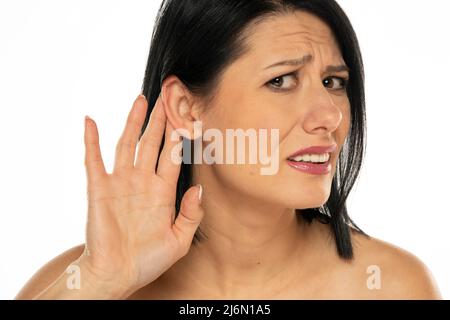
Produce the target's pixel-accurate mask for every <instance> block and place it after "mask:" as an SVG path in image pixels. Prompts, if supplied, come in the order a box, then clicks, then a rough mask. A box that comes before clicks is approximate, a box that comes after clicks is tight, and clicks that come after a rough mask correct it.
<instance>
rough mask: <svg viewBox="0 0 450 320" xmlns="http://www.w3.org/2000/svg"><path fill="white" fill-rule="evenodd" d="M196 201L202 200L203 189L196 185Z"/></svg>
mask: <svg viewBox="0 0 450 320" xmlns="http://www.w3.org/2000/svg"><path fill="white" fill-rule="evenodd" d="M198 188H199V189H198V200H200V201H201V200H202V193H203V187H202V185H201V184H198Z"/></svg>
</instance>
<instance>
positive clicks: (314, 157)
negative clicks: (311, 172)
mask: <svg viewBox="0 0 450 320" xmlns="http://www.w3.org/2000/svg"><path fill="white" fill-rule="evenodd" d="M320 158H321V156H320V155H318V154H313V155H311V160H310V161H311V162H320Z"/></svg>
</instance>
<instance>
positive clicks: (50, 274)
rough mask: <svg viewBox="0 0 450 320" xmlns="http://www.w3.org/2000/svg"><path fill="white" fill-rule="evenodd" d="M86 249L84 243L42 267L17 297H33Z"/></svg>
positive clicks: (27, 298)
mask: <svg viewBox="0 0 450 320" xmlns="http://www.w3.org/2000/svg"><path fill="white" fill-rule="evenodd" d="M83 251H84V244H81V245H78V246H76V247H73V248H71V249H69V250H67V251H65V252H63V253H61V254H60V255H58V256H57V257H55V258H54V259H52V260H51V261H49V262H48V263H46V264H45V265H44V266H43V267H42V268H40V269H39V270H38V271H37V272H36V273H35V274H34V275H33V276H32V277H31V279H30V280H28V282H27V283H26V284H25V286H24V287H23V288H22V289H21V290H20V292H19V293H18V294H17V295H16V297H15V299H22V300H23V299H26V300H29V299H33V297H35V296H37V295H38V294H39V293H40V292H41V291H42V290H44V289H46V288H47V287H48V286H49V285H50V284H52V283H53V282H54V281H55V280H56V279H57V278H58V277H59V276H60V275H61V274H62V273H63V272H64V271H65V270H66V268H67V267H68V266H69V265H70V264H71V263H72V262H73V261H75V260H76V259H78V258H79V257H80V256H81V254H82V253H83Z"/></svg>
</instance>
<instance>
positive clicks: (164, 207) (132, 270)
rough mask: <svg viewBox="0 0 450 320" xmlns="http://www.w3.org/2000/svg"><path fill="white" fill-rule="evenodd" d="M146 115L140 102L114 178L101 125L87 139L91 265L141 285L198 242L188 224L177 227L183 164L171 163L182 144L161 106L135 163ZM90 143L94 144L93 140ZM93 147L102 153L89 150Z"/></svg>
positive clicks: (124, 137)
mask: <svg viewBox="0 0 450 320" xmlns="http://www.w3.org/2000/svg"><path fill="white" fill-rule="evenodd" d="M137 103H138V102H137ZM141 107H142V106H141ZM143 116H145V109H144V108H140V109H139V105H138V106H136V103H135V106H134V107H133V110H132V112H130V115H129V117H128V121H127V126H126V128H125V130H124V133H123V135H122V137H121V139H120V141H119V143H118V145H117V149H116V159H115V164H114V171H113V173H111V174H108V173H106V171H104V165H103V162H102V161H101V155H100V149H99V148H97V147H98V135H97V137H96V136H95V131H96V128H95V126H94V127H91V129H95V130H94V131H93V132H94V134H93V135H92V136H89V135H88V134H86V140H85V141H86V146H87V150H86V167H87V173H88V223H87V239H86V240H87V241H86V246H87V249H88V250H89V256H90V257H91V258H90V259H91V263H92V265H93V266H94V267H95V269H96V270H98V271H99V272H102V273H108V274H114V273H125V274H126V277H129V278H133V280H132V281H133V282H136V283H138V284H139V285H140V286H141V285H144V284H145V283H148V282H150V281H152V280H154V278H155V277H157V276H159V274H160V273H161V272H163V271H164V270H166V269H168V268H169V267H170V265H171V264H173V263H174V262H175V261H176V260H177V259H179V258H180V257H181V256H182V255H183V254H185V253H186V251H187V250H186V246H188V243H187V242H189V238H190V239H192V235H190V233H189V232H185V231H184V230H183V229H184V227H183V225H184V224H185V222H186V221H180V223H179V224H178V225H177V224H176V223H175V224H174V216H175V191H176V183H177V178H178V174H179V168H180V165H179V164H175V163H173V162H172V161H171V159H170V158H169V156H170V152H171V148H172V147H174V145H175V144H176V142H174V141H170V139H169V138H170V134H171V131H172V130H173V129H172V128H171V126H170V124H169V123H168V122H167V121H166V119H165V114H164V110H163V108H162V106H161V105H158V102H157V104H156V105H155V108H154V110H153V112H152V116H151V120H150V123H149V127H148V128H147V130H146V132H145V133H144V136H143V137H142V139H141V141H140V142H139V152H138V155H137V158H136V163H134V162H135V161H134V159H135V156H134V154H135V146H136V145H135V144H133V141H137V138H138V136H137V135H138V133H139V130H138V129H140V128H139V123H140V121H142V119H143ZM92 124H94V123H93V122H92V123H91V125H92ZM141 125H142V123H141ZM164 127H165V133H166V139H165V142H164V148H163V151H162V152H161V156H160V159H159V163H158V169H157V170H155V169H154V168H155V162H156V160H157V151H158V150H157V149H158V148H157V147H158V144H157V143H156V141H157V139H158V134H160V135H161V136H162V132H163V130H164ZM161 136H160V137H159V139H161ZM90 138H93V139H92V140H91V141H89V139H90ZM96 138H97V139H96ZM133 145H134V147H133ZM89 147H91V148H97V149H96V150H89ZM89 157H90V158H89ZM183 201H184V199H183ZM181 219H183V217H182V218H181ZM177 220H178V219H177ZM175 222H176V221H175ZM191 231H192V230H191ZM189 244H190V243H189Z"/></svg>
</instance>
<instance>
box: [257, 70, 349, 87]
mask: <svg viewBox="0 0 450 320" xmlns="http://www.w3.org/2000/svg"><path fill="white" fill-rule="evenodd" d="M288 76H293V77H295V79H296V80H297V81H298V77H297V74H296V73H295V72H291V73H288V74H285V75H282V76H278V77H275V78H273V79H272V80H270V81H268V82H267V83H266V85H268V86H271V85H272V82H273V81H274V80H276V79H281V78H284V77H288ZM330 78H336V79H339V80H341V82H342V88H341V89H332V90H333V91H346V90H347V86H348V82H349V79H348V78H343V77H337V76H329V77H327V78H326V79H330ZM271 89H272V90H274V91H281V92H285V91H289V90H291V89H280V88H277V87H274V86H271Z"/></svg>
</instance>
